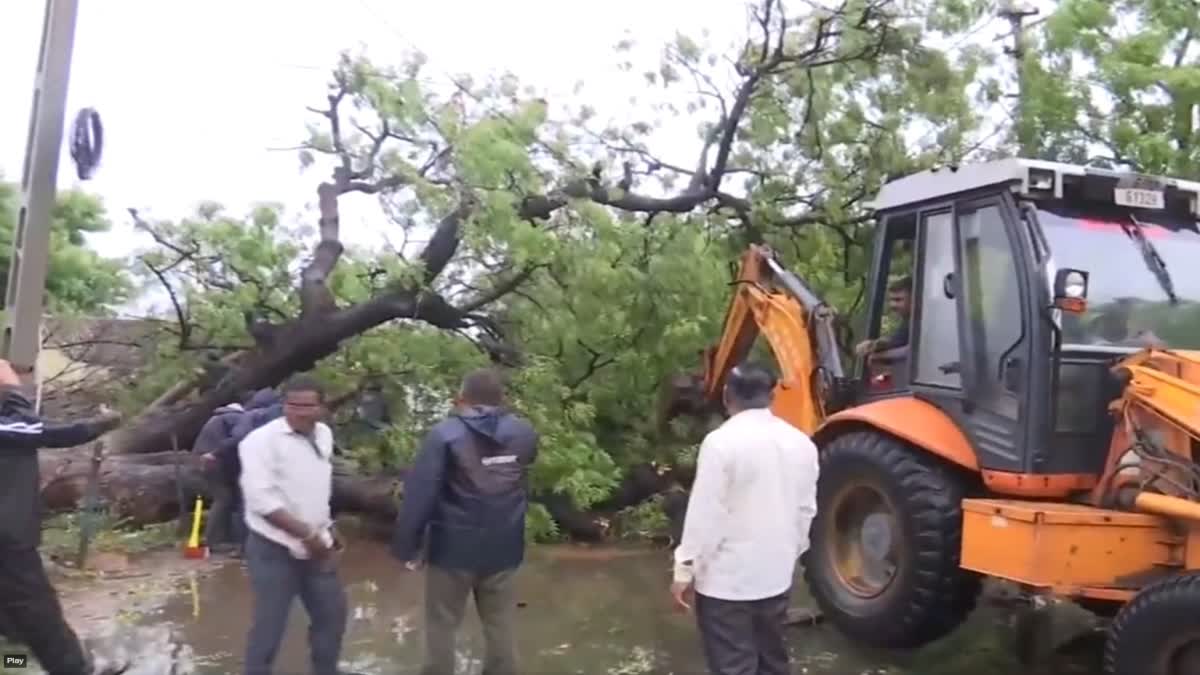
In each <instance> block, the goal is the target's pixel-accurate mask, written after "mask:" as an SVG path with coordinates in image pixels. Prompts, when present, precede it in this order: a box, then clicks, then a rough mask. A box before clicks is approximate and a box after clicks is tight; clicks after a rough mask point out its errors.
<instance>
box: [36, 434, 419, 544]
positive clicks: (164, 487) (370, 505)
mask: <svg viewBox="0 0 1200 675" xmlns="http://www.w3.org/2000/svg"><path fill="white" fill-rule="evenodd" d="M40 469H41V485H42V503H43V505H44V506H45V508H46V509H47V511H49V512H51V513H61V512H67V511H72V510H76V509H79V508H81V507H83V506H84V505H85V497H86V495H87V487H88V481H89V479H90V476H91V471H92V469H91V458H90V457H89V456H88V455H86V454H85V453H81V452H79V451H65V452H63V451H58V452H55V451H51V452H44V453H43V454H42V458H41V462H40ZM399 480H400V477H399V476H386V475H381V476H357V475H354V474H352V473H349V472H347V471H345V470H343V469H340V468H339V469H338V470H337V471H336V472H335V474H334V480H333V501H332V506H333V509H334V510H335V511H337V512H350V513H360V514H365V515H368V516H370V517H373V518H378V519H386V520H392V519H395V517H396V508H397V499H396V495H397V494H398V489H397V484H398V482H399ZM97 487H98V488H99V489H98V491H97V494H98V497H99V499H100V502H101V504H102V505H103V506H104V507H105V508H106V509H107V510H108V511H109V513H110V514H111V515H112V516H113V517H115V518H116V519H118V520H121V521H123V522H125V523H126V524H128V525H131V526H141V525H149V524H153V523H161V522H166V521H169V520H172V519H174V518H176V517H178V516H179V513H180V507H181V506H182V507H183V508H184V509H189V510H190V509H191V507H192V504H193V502H194V500H195V499H196V497H197V496H198V495H199V496H202V497H206V498H207V497H208V496H209V495H208V494H207V485H206V481H205V477H204V471H203V467H202V464H201V461H200V458H199V457H197V456H196V455H194V454H192V453H189V452H158V453H150V454H144V455H111V456H108V457H105V459H104V461H103V462H102V463H101V465H100V471H99V473H98V480H97ZM181 495H182V497H183V500H184V501H183V504H182V505H181V504H180V501H179V499H180V496H181Z"/></svg>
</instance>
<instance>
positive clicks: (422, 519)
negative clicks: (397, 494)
mask: <svg viewBox="0 0 1200 675" xmlns="http://www.w3.org/2000/svg"><path fill="white" fill-rule="evenodd" d="M468 433H470V432H468ZM445 475H446V443H445V440H444V439H443V438H442V432H441V431H440V430H439V429H437V428H435V429H433V430H432V431H430V432H429V434H428V435H426V436H425V440H424V441H423V442H422V443H421V450H420V451H419V452H418V453H417V458H416V460H415V461H414V462H413V466H412V469H411V470H410V471H409V472H408V475H407V476H405V478H404V500H403V501H402V502H401V504H400V513H399V514H398V515H397V516H396V531H395V533H394V534H393V536H392V555H394V556H396V558H397V559H399V560H403V561H406V562H408V561H413V560H416V559H417V558H418V556H420V554H421V548H422V545H423V542H424V539H425V530H426V528H428V526H429V520H430V519H431V518H432V517H433V510H434V508H435V507H436V506H437V499H438V495H440V494H441V492H442V481H443V480H444V479H445Z"/></svg>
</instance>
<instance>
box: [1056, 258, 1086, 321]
mask: <svg viewBox="0 0 1200 675" xmlns="http://www.w3.org/2000/svg"><path fill="white" fill-rule="evenodd" d="M1087 293H1088V273H1087V272H1084V271H1083V270H1076V269H1071V268H1069V267H1068V268H1065V269H1061V270H1058V271H1057V272H1055V274H1054V306H1055V307H1056V308H1058V309H1061V310H1062V311H1064V312H1071V313H1072V314H1082V313H1083V312H1085V311H1087Z"/></svg>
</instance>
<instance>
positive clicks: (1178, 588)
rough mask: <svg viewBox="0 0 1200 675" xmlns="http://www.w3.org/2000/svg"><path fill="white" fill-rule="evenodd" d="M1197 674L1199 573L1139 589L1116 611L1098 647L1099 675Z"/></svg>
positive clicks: (1199, 657) (1199, 666)
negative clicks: (1100, 655)
mask: <svg viewBox="0 0 1200 675" xmlns="http://www.w3.org/2000/svg"><path fill="white" fill-rule="evenodd" d="M1196 673H1200V574H1198V573H1194V572H1188V573H1183V574H1178V575H1176V576H1172V577H1170V578H1167V579H1163V580H1161V581H1156V582H1154V583H1152V584H1150V585H1149V586H1147V587H1145V588H1143V589H1142V590H1141V591H1140V592H1138V594H1137V595H1135V596H1134V598H1133V600H1131V601H1130V602H1129V604H1127V605H1125V606H1124V607H1122V608H1121V611H1119V612H1117V616H1116V618H1115V619H1113V622H1112V623H1111V624H1110V625H1109V628H1108V642H1107V643H1106V644H1105V646H1104V674H1105V675H1195V674H1196Z"/></svg>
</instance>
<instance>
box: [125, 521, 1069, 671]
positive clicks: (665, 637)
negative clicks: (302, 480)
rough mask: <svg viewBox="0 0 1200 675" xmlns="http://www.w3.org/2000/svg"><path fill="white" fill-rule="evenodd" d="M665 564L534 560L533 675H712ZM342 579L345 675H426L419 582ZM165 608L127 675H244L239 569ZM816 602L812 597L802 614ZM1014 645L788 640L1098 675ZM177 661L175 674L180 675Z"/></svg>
mask: <svg viewBox="0 0 1200 675" xmlns="http://www.w3.org/2000/svg"><path fill="white" fill-rule="evenodd" d="M667 555H668V554H667V552H666V551H663V550H645V549H632V550H631V549H590V550H589V549H580V548H571V547H537V548H535V549H533V550H531V551H530V554H529V560H528V561H527V563H526V565H525V567H524V568H523V570H522V573H521V576H520V578H519V587H520V594H519V599H520V602H521V603H522V605H521V608H520V609H519V610H518V617H519V621H520V624H519V649H520V656H521V661H522V672H524V673H531V674H534V673H563V674H568V673H578V674H581V675H597V674H609V675H640V674H642V673H654V674H661V675H668V674H673V675H684V674H689V675H690V674H700V673H704V672H706V671H705V668H704V664H703V661H702V657H701V654H700V650H699V645H698V643H697V638H696V630H695V627H694V625H693V623H692V620H691V618H690V617H687V616H684V615H680V614H677V613H675V612H674V611H672V609H671V606H670V604H669V601H668V597H667V594H666V587H665V583H666V579H667V574H668V570H669V560H668V557H667ZM342 577H343V580H344V581H345V583H346V586H347V592H348V595H349V599H350V617H351V618H350V622H349V625H348V628H347V633H346V640H345V647H344V649H343V667H345V668H346V669H347V670H350V671H352V672H360V673H364V674H369V675H383V674H385V673H386V674H388V675H406V674H410V673H412V674H415V673H417V672H418V669H419V667H420V659H421V653H422V623H423V620H422V611H421V597H422V579H421V576H420V575H419V574H412V573H407V572H404V571H403V569H402V568H401V566H400V565H398V564H396V563H395V562H394V561H393V560H392V559H391V558H390V557H389V556H388V553H387V550H386V548H385V547H384V546H383V545H381V544H376V543H373V542H366V541H362V542H356V543H354V544H353V546H352V547H351V549H350V550H349V551H347V554H346V556H345V558H344V559H343V566H342ZM798 588H803V586H802V585H801V586H798ZM164 595H165V597H166V599H165V602H163V603H161V605H159V606H157V607H155V608H153V609H151V610H148V611H147V613H145V614H142V615H141V616H140V618H137V619H135V620H134V621H133V622H132V625H131V626H130V627H129V628H128V629H126V631H125V635H124V636H122V637H121V638H120V640H122V641H123V643H124V644H125V645H128V646H129V649H131V650H132V651H131V652H130V653H131V654H133V662H134V664H135V667H134V670H132V671H131V672H130V675H166V674H168V673H179V674H180V675H184V674H191V673H195V674H207V673H212V674H213V675H217V674H227V673H236V672H239V671H240V665H241V650H242V647H243V645H244V644H245V636H246V631H247V630H248V628H249V623H250V616H251V608H252V602H253V599H252V597H251V594H250V589H249V585H248V582H247V579H246V575H245V571H244V570H243V569H242V567H241V566H240V565H238V564H231V565H226V566H224V567H221V568H219V569H216V570H214V571H212V573H211V574H209V575H207V576H205V577H204V578H197V579H196V580H195V582H194V583H193V581H192V578H191V577H189V576H188V575H186V574H185V575H183V576H176V577H175V578H174V580H173V581H172V582H171V588H170V593H169V594H164ZM807 602H808V599H807V598H806V597H803V596H801V597H797V598H795V599H794V601H793V604H794V605H798V606H803V605H805V604H806V603H807ZM471 611H472V610H470V609H468V619H467V621H466V622H465V624H464V628H463V630H462V631H461V633H460V644H459V646H460V659H459V660H460V666H459V667H460V672H463V673H478V670H479V668H480V656H481V645H482V641H481V638H480V634H479V625H478V621H477V620H476V619H475V618H474V617H473V616H472V615H471ZM1073 621H1076V620H1075V619H1069V620H1068V621H1067V623H1068V624H1070V623H1072V622H1073ZM1051 628H1052V629H1053V627H1051ZM1075 628H1076V629H1077V628H1078V626H1077V625H1076V626H1075ZM306 630H307V620H306V618H305V615H304V610H303V608H302V607H301V606H300V604H299V602H297V603H296V605H295V606H294V607H293V610H292V617H291V621H290V623H289V627H288V632H287V635H286V636H285V638H284V644H283V646H282V648H281V652H280V656H279V659H278V661H277V662H276V669H277V673H279V675H290V674H291V673H306V672H308V669H307V653H308V651H307V644H306V634H305V633H306ZM1013 634H1014V620H1013V618H1012V616H1011V612H1009V611H1007V610H1000V609H997V608H995V607H994V606H985V607H984V608H982V609H981V610H979V611H977V612H976V613H975V614H974V615H973V616H972V617H971V619H970V621H969V622H968V623H967V624H966V625H964V626H963V627H962V628H961V629H960V630H959V631H957V632H956V633H955V634H954V635H952V636H950V637H949V638H947V639H945V640H943V641H941V642H939V643H936V644H934V645H930V646H929V647H926V648H924V649H922V650H919V651H916V652H910V653H906V654H892V653H886V654H885V653H874V652H871V651H867V650H863V649H861V648H856V647H855V646H853V645H850V644H848V643H847V642H846V641H845V640H844V639H843V638H841V637H840V636H839V635H838V634H836V633H835V632H834V631H833V630H832V629H831V628H829V627H827V626H819V627H796V628H791V629H789V642H790V650H791V653H792V658H793V662H792V663H793V672H795V673H805V674H809V673H811V674H818V673H832V674H838V675H859V674H863V675H867V674H870V675H950V674H951V673H955V674H957V673H968V672H969V673H972V674H973V675H1008V674H1009V673H1014V672H1021V673H1024V674H1025V675H1050V674H1051V673H1053V674H1055V675H1058V674H1064V675H1065V674H1067V673H1087V672H1091V669H1090V668H1088V667H1086V664H1085V663H1083V662H1076V663H1070V662H1066V661H1063V660H1061V659H1055V660H1054V662H1053V663H1047V664H1045V665H1044V666H1038V667H1037V668H1032V669H1031V668H1026V667H1022V666H1020V665H1018V664H1017V663H1016V661H1015V658H1014V657H1013V653H1014V649H1013V642H1012V639H1013ZM1090 654H1091V651H1089V653H1088V658H1089V659H1090ZM173 658H174V659H176V660H177V663H176V664H175V669H174V670H172V667H171V665H169V662H170V661H171V660H172V659H173ZM1085 660H1086V659H1085Z"/></svg>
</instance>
